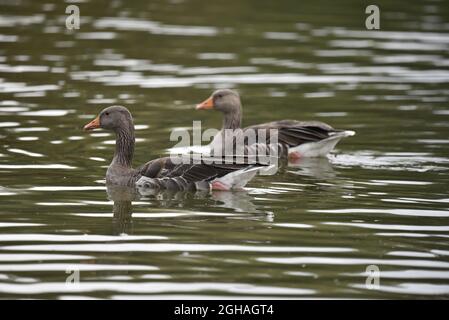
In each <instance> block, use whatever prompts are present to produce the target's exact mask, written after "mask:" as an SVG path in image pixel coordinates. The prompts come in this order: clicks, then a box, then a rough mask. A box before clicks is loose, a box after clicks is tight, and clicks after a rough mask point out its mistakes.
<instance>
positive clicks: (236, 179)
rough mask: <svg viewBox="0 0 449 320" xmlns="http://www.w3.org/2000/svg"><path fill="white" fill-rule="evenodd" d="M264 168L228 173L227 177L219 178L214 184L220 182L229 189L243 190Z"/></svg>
mask: <svg viewBox="0 0 449 320" xmlns="http://www.w3.org/2000/svg"><path fill="white" fill-rule="evenodd" d="M261 169H262V167H260V166H254V167H249V168H245V169H241V170H237V171H233V172H231V173H228V174H227V175H225V176H223V177H220V178H217V179H215V180H214V181H212V182H220V183H222V184H224V185H226V186H228V187H229V189H241V188H243V187H244V186H245V185H246V184H247V183H248V182H249V181H250V180H251V179H252V178H254V176H255V175H256V174H257V173H258V172H259V170H261Z"/></svg>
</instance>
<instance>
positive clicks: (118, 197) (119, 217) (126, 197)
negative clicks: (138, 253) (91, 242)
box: [106, 184, 139, 235]
mask: <svg viewBox="0 0 449 320" xmlns="http://www.w3.org/2000/svg"><path fill="white" fill-rule="evenodd" d="M106 188H107V189H106V191H107V193H108V199H109V200H112V201H114V205H113V208H112V212H113V218H112V227H113V233H114V234H116V235H119V234H122V233H126V234H129V233H130V231H131V230H130V229H131V227H132V201H133V200H138V199H139V197H138V194H137V190H136V189H134V188H130V187H124V186H117V185H111V184H107V185H106Z"/></svg>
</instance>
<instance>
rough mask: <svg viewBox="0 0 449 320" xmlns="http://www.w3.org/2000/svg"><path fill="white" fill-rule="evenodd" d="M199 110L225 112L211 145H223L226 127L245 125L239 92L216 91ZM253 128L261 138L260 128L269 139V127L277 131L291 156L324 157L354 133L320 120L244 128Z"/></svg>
mask: <svg viewBox="0 0 449 320" xmlns="http://www.w3.org/2000/svg"><path fill="white" fill-rule="evenodd" d="M196 109H197V110H208V109H214V110H218V111H220V112H221V113H223V126H222V129H221V131H220V133H219V134H217V135H216V136H215V137H214V139H213V141H212V142H211V144H210V146H211V148H217V147H218V148H219V147H220V146H222V147H223V146H224V144H223V142H222V141H223V139H224V131H225V129H232V130H236V129H240V128H241V124H242V104H241V101H240V96H239V94H238V93H237V92H235V91H233V90H229V89H221V90H217V91H215V92H214V93H213V94H212V95H211V96H210V97H209V98H208V99H206V100H205V101H203V102H202V103H200V104H198V105H197V106H196ZM251 129H252V130H254V131H255V134H256V136H257V138H258V139H259V138H261V137H260V135H259V133H258V132H259V131H258V130H261V129H262V130H265V132H266V136H265V137H262V140H263V141H258V142H265V143H269V142H270V129H274V130H277V138H278V142H279V144H281V145H283V146H285V147H286V148H287V149H288V156H289V158H290V159H298V158H301V157H322V156H325V155H326V154H327V153H329V152H330V151H331V150H332V149H333V148H334V147H335V145H336V144H337V143H338V142H339V141H340V140H341V139H342V138H345V137H349V136H353V135H354V134H355V132H354V131H350V130H336V129H334V128H332V127H331V126H330V125H328V124H326V123H323V122H319V121H297V120H280V121H273V122H268V123H263V124H259V125H253V126H250V127H246V128H243V132H244V133H246V132H248V131H249V130H251Z"/></svg>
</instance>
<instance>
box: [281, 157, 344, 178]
mask: <svg viewBox="0 0 449 320" xmlns="http://www.w3.org/2000/svg"><path fill="white" fill-rule="evenodd" d="M291 168H298V169H299V170H297V171H293V170H290V169H291ZM287 170H288V171H289V172H291V173H294V174H298V175H301V176H308V177H314V178H318V179H330V178H334V177H335V176H336V174H335V171H334V169H333V168H332V165H331V163H330V162H329V159H328V158H325V157H323V158H300V159H297V160H290V161H289V162H288V168H287Z"/></svg>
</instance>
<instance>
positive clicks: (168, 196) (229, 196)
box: [138, 188, 261, 213]
mask: <svg viewBox="0 0 449 320" xmlns="http://www.w3.org/2000/svg"><path fill="white" fill-rule="evenodd" d="M138 192H139V194H141V195H142V196H144V197H145V198H147V199H150V200H156V201H158V204H159V205H160V206H163V207H173V206H176V207H183V206H184V204H186V203H188V204H192V202H191V200H198V199H204V200H207V199H211V200H213V201H218V202H221V203H222V204H219V205H216V207H220V208H228V209H233V210H234V211H235V212H245V213H260V212H261V211H259V210H258V209H257V207H256V206H255V205H254V204H253V203H252V200H253V197H251V196H250V195H249V194H248V193H247V192H245V191H244V190H243V191H239V192H223V191H212V192H206V191H197V192H194V193H192V192H183V191H178V192H174V191H168V190H164V191H157V190H151V189H148V188H138ZM189 200H190V201H189Z"/></svg>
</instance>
